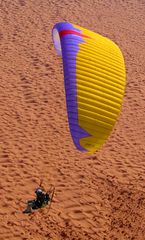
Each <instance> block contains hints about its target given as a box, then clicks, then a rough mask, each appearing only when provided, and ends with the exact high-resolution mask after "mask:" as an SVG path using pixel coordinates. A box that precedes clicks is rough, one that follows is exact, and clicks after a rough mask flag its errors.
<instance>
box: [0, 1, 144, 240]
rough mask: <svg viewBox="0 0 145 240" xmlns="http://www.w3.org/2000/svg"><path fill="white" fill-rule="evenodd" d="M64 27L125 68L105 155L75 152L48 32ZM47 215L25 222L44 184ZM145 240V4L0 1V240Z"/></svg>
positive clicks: (42, 213) (59, 64)
mask: <svg viewBox="0 0 145 240" xmlns="http://www.w3.org/2000/svg"><path fill="white" fill-rule="evenodd" d="M61 21H68V22H71V23H74V24H77V25H80V26H82V27H85V28H88V29H90V30H92V31H95V32H97V33H100V34H101V35H103V36H106V37H108V38H110V39H112V40H113V41H114V42H115V43H117V44H118V45H119V47H120V48H121V50H122V53H123V55H124V58H125V64H126V74H127V79H126V80H127V85H126V91H125V96H124V101H123V106H122V110H121V114H120V116H119V119H118V121H117V124H116V125H115V128H114V130H113V132H112V134H111V136H110V137H109V139H108V141H107V142H106V144H105V145H104V146H103V148H102V149H101V150H100V151H98V152H96V153H94V154H86V153H82V152H79V151H78V150H77V149H76V148H75V146H74V144H73V142H72V139H71V136H70V133H69V129H68V120H67V113H66V102H65V92H64V80H63V69H62V60H61V58H59V57H58V56H57V54H56V51H55V49H54V46H53V42H52V37H51V31H52V28H53V26H54V24H55V23H56V22H61ZM41 179H42V180H43V184H44V186H45V187H46V188H49V186H50V185H51V184H52V185H54V186H55V194H54V198H53V202H52V204H51V208H50V209H49V208H48V207H46V208H44V209H40V210H38V211H35V213H33V214H30V215H25V214H23V213H22V211H23V210H24V209H25V207H26V202H27V200H30V199H32V198H34V197H35V194H34V190H35V188H36V187H37V186H38V184H39V182H40V180H41ZM20 239H21V240H48V239H52V240H64V239H68V240H87V239H89V240H92V239H93V240H117V239H118V240H129V239H130V240H144V239H145V2H144V1H143V0H132V1H129V0H128V1H123V0H118V1H116V0H111V1H108V0H102V1H99V0H88V1H87V0H82V1H78V0H70V1H67V0H64V1H60V0H58V1H56V0H13V1H11V0H1V1H0V240H20Z"/></svg>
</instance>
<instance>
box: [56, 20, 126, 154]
mask: <svg viewBox="0 0 145 240" xmlns="http://www.w3.org/2000/svg"><path fill="white" fill-rule="evenodd" d="M52 37H53V42H54V46H55V48H56V50H57V52H58V54H59V55H60V56H62V59H63V70H64V82H65V93H66V104H67V113H68V121H69V127H70V132H71V136H72V139H73V142H74V144H75V146H76V147H77V149H79V150H80V151H87V152H94V151H96V150H98V149H100V148H101V146H102V145H103V144H104V142H105V141H106V140H107V138H108V137H109V135H110V133H111V131H112V129H113V127H114V125H115V122H116V120H117V117H118V114H119V112H120V108H121V104H122V101H123V95H124V90H125V64H124V59H123V56H122V53H121V51H120V49H119V47H118V46H117V45H116V44H115V43H114V42H112V41H111V40H109V39H108V38H105V37H103V36H101V35H99V34H97V33H94V32H92V31H89V30H87V29H85V28H82V27H80V26H77V25H74V24H70V23H68V22H62V23H57V24H56V25H55V26H54V28H53V30H52Z"/></svg>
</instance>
